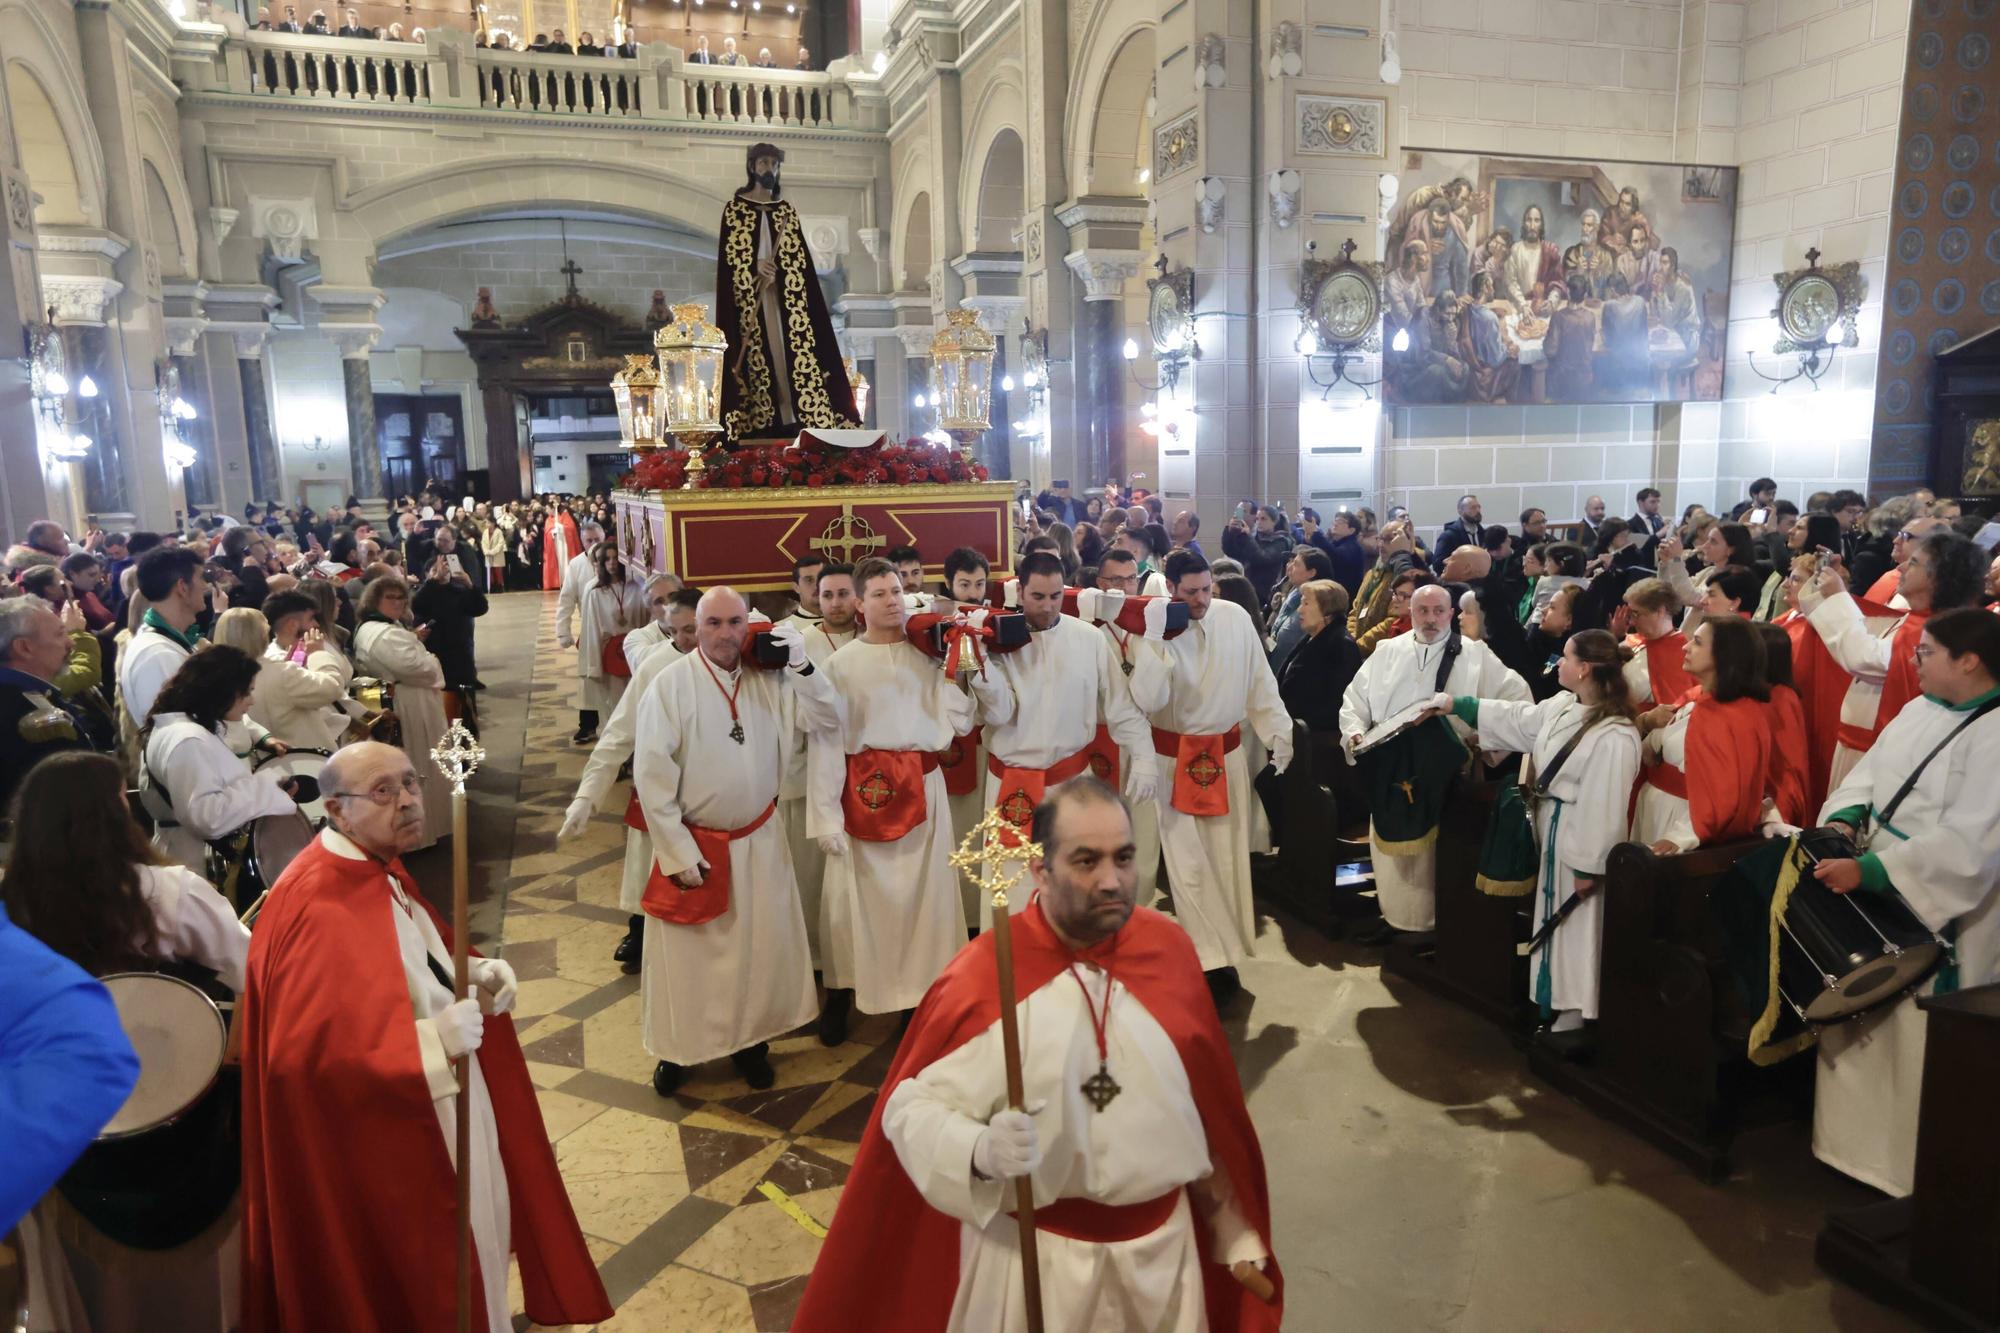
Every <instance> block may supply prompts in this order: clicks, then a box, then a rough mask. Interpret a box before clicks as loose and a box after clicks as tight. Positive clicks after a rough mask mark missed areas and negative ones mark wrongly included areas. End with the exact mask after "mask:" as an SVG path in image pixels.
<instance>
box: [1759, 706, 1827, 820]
mask: <svg viewBox="0 0 2000 1333" xmlns="http://www.w3.org/2000/svg"><path fill="white" fill-rule="evenodd" d="M1764 723H1765V725H1766V726H1767V727H1768V728H1769V729H1770V732H1771V800H1772V801H1773V802H1775V803H1776V805H1777V807H1778V817H1779V818H1780V819H1782V820H1784V821H1785V822H1786V823H1787V824H1797V825H1799V826H1801V827H1809V826H1810V825H1811V824H1812V822H1813V817H1814V816H1815V815H1817V814H1818V813H1819V807H1818V806H1816V805H1813V804H1812V803H1811V797H1810V795H1809V792H1810V791H1811V785H1810V783H1809V782H1808V780H1807V776H1806V774H1807V770H1808V769H1810V768H1811V767H1812V755H1811V747H1810V744H1809V742H1808V741H1807V739H1806V706H1805V703H1804V701H1803V700H1801V699H1800V698H1799V692H1798V691H1797V690H1795V689H1793V688H1792V687H1791V686H1789V685H1774V686H1772V687H1771V702H1769V703H1767V704H1765V705H1764Z"/></svg>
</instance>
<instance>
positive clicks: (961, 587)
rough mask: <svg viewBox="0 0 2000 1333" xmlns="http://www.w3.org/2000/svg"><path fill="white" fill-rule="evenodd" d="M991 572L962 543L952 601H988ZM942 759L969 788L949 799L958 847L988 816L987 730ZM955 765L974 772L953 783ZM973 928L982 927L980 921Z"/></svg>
mask: <svg viewBox="0 0 2000 1333" xmlns="http://www.w3.org/2000/svg"><path fill="white" fill-rule="evenodd" d="M991 572H992V566H990V565H988V564H987V562H986V557H985V556H983V555H981V554H980V553H979V552H978V551H975V550H974V549H973V548H971V547H970V546H961V547H959V548H958V549H957V550H956V551H953V552H952V553H951V554H950V555H948V556H946V557H945V558H944V581H945V586H946V587H948V588H949V589H950V590H951V600H952V601H953V602H954V603H955V604H957V605H959V606H984V605H985V604H986V585H987V582H988V576H989V575H990V574H991ZM940 758H941V759H942V760H943V762H944V764H945V765H946V774H945V785H946V787H947V788H951V787H953V786H963V787H964V788H965V791H963V792H962V793H961V792H957V791H950V792H948V794H947V796H946V798H945V799H946V802H947V803H948V804H949V805H950V807H951V845H952V846H953V847H957V846H958V845H959V844H960V843H962V842H964V841H965V835H966V834H968V833H970V832H972V830H973V829H974V828H976V827H977V826H978V824H979V821H980V820H982V819H984V818H985V817H986V801H985V796H986V729H985V728H984V727H979V726H975V727H973V729H972V730H971V731H969V732H967V733H966V734H965V735H964V736H962V737H960V738H959V740H958V742H957V743H956V744H955V745H953V746H952V747H951V749H950V750H948V751H947V752H946V753H945V754H944V755H942V756H940ZM953 765H965V766H966V767H967V768H969V770H970V771H969V772H967V773H965V775H964V776H963V777H962V778H960V779H959V780H958V781H957V782H953V781H952V773H951V769H952V766H953ZM958 879H959V885H958V892H959V898H960V900H961V901H962V903H963V904H964V907H965V919H966V921H967V922H968V923H976V922H978V920H979V919H980V918H979V890H978V889H977V888H975V887H973V884H972V881H971V880H969V879H966V878H965V876H963V875H960V876H959V877H958ZM970 928H971V929H972V930H977V929H978V927H977V925H976V924H973V925H971V927H970Z"/></svg>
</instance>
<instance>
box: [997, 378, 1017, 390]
mask: <svg viewBox="0 0 2000 1333" xmlns="http://www.w3.org/2000/svg"><path fill="white" fill-rule="evenodd" d="M1000 392H1001V393H1012V392H1014V377H1013V376H1012V375H1002V376H1001V377H1000Z"/></svg>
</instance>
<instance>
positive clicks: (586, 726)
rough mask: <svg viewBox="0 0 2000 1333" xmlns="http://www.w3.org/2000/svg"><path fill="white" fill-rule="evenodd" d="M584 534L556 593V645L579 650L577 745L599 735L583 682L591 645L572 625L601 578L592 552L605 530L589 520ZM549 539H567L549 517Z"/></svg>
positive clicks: (566, 563)
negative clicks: (581, 640)
mask: <svg viewBox="0 0 2000 1333" xmlns="http://www.w3.org/2000/svg"><path fill="white" fill-rule="evenodd" d="M581 535H582V540H583V549H582V550H581V551H578V552H576V553H575V554H574V555H570V556H568V558H567V559H565V560H564V561H563V563H562V582H561V585H560V587H559V590H558V591H557V593H556V647H558V648H562V649H565V650H567V649H570V648H575V649H577V667H576V670H577V676H578V687H577V688H578V693H577V705H576V735H575V736H573V737H572V738H571V743H572V744H576V745H583V744H585V743H587V742H588V741H589V740H590V738H591V737H592V736H595V735H596V734H597V709H596V707H595V706H594V705H592V704H589V703H587V702H586V699H585V696H586V694H587V693H588V687H587V686H585V685H584V684H583V683H582V682H583V679H584V678H585V668H584V649H585V647H587V645H580V644H579V643H578V642H577V639H576V635H575V633H574V632H573V631H572V628H571V627H572V625H573V624H575V622H576V621H577V620H578V619H579V618H581V617H583V616H585V615H586V613H585V611H584V595H585V593H587V592H588V591H589V590H590V585H591V584H593V583H595V582H596V581H597V565H596V561H595V560H594V559H593V558H592V556H591V552H593V551H595V550H596V549H597V548H598V547H599V546H601V545H602V544H603V543H604V529H603V527H602V526H600V525H599V524H597V523H594V522H593V523H585V524H584V525H583V529H582V534H581ZM545 540H548V541H551V542H563V541H566V540H567V538H566V536H565V534H564V533H563V531H562V525H561V524H560V523H557V522H556V521H555V520H554V519H553V518H551V519H550V520H549V526H548V532H547V536H546V538H545ZM584 629H585V631H586V637H588V629H589V625H588V621H587V620H586V621H585V624H584ZM616 702H617V700H615V699H614V700H612V703H616ZM605 707H606V708H609V707H610V704H606V705H605Z"/></svg>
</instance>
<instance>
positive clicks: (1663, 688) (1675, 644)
mask: <svg viewBox="0 0 2000 1333" xmlns="http://www.w3.org/2000/svg"><path fill="white" fill-rule="evenodd" d="M1638 646H1641V647H1644V648H1645V650H1646V682H1647V685H1648V687H1649V688H1650V689H1651V690H1652V691H1653V702H1654V703H1655V704H1666V705H1667V706H1668V707H1670V708H1679V707H1680V706H1681V705H1682V704H1684V703H1686V702H1687V698H1688V696H1689V695H1690V694H1692V693H1694V689H1695V681H1694V677H1693V676H1691V675H1689V674H1688V669H1687V636H1686V635H1685V634H1682V633H1681V632H1680V631H1679V630H1675V631H1673V632H1672V633H1671V634H1662V635H1661V636H1660V637H1659V638H1657V639H1640V640H1639V642H1638Z"/></svg>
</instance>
